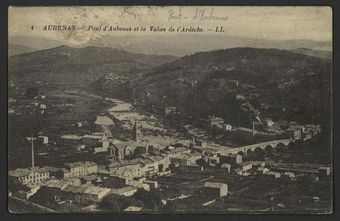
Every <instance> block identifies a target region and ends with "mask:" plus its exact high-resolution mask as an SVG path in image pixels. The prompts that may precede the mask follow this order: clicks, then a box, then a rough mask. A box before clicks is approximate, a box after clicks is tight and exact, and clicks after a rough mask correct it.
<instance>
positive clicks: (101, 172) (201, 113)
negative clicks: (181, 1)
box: [8, 6, 333, 214]
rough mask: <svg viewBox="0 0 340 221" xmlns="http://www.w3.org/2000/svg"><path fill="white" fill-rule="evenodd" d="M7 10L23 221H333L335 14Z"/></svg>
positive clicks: (14, 167) (13, 170) (319, 10)
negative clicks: (293, 218)
mask: <svg viewBox="0 0 340 221" xmlns="http://www.w3.org/2000/svg"><path fill="white" fill-rule="evenodd" d="M8 13H9V26H8V42H9V43H8V183H9V185H8V210H9V211H10V212H12V213H66V214H67V213H78V214H79V213H137V214H143V213H151V214H171V213H185V214H206V213H209V214H235V213H236V214H254V213H256V214H330V213H332V211H333V165H332V160H333V156H332V150H333V149H332V142H331V141H332V139H331V138H332V9H331V8H330V7H323V6H313V7H312V6H297V7H293V6H284V7H283V6H282V7H281V6H280V7H277V6H276V7H270V6H163V7H161V6H39V7H37V6H11V7H9V9H8Z"/></svg>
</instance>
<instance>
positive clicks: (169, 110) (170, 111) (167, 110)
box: [164, 107, 177, 116]
mask: <svg viewBox="0 0 340 221" xmlns="http://www.w3.org/2000/svg"><path fill="white" fill-rule="evenodd" d="M176 111H177V108H176V107H165V108H164V114H165V115H166V116H167V115H171V114H176Z"/></svg>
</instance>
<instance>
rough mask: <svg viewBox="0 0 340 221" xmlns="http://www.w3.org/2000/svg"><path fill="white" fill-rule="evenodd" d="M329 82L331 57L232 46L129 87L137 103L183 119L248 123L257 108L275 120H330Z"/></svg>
mask: <svg viewBox="0 0 340 221" xmlns="http://www.w3.org/2000/svg"><path fill="white" fill-rule="evenodd" d="M330 80H331V63H330V60H326V59H320V58H316V57H311V56H306V55H302V54H297V53H293V52H291V51H286V50H278V49H256V48H232V49H227V50H217V51H211V52H200V53H196V54H194V55H191V56H185V57H183V58H181V59H179V60H177V61H174V62H172V63H168V64H164V65H162V66H159V67H156V68H155V69H154V70H153V71H151V72H148V73H146V74H144V75H143V76H140V77H139V78H136V79H134V80H133V81H132V82H130V84H131V85H130V88H131V90H132V91H133V93H132V99H134V101H135V103H136V104H137V105H141V106H143V107H144V108H148V109H150V108H151V107H154V108H156V109H158V110H156V111H159V112H160V113H162V112H163V111H164V109H163V108H164V107H165V106H176V107H177V108H178V109H179V111H180V112H181V113H182V115H183V116H186V118H187V119H188V118H190V116H192V115H197V116H199V117H203V118H204V117H207V116H208V115H215V116H221V117H224V118H225V119H226V120H227V121H229V122H231V123H233V124H235V125H240V124H241V125H244V126H250V122H251V120H253V119H252V116H251V114H254V113H256V111H255V109H256V110H258V111H259V112H260V115H261V116H262V117H272V118H273V119H274V120H290V121H297V122H301V123H308V122H309V123H311V122H315V123H320V122H321V123H322V122H327V123H329V122H328V120H329V119H330V118H329V116H330V115H331V114H330V113H331V109H330V102H331V101H330V97H331V96H330V95H331V92H330V91H331V84H330ZM236 95H243V96H245V97H246V100H245V101H239V100H237V99H236ZM249 104H250V105H249ZM247 108H248V109H253V113H251V111H244V109H247ZM150 110H151V109H150ZM327 123H325V124H327Z"/></svg>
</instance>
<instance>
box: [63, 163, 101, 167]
mask: <svg viewBox="0 0 340 221" xmlns="http://www.w3.org/2000/svg"><path fill="white" fill-rule="evenodd" d="M65 165H66V166H68V167H70V168H75V167H82V166H96V165H97V164H96V163H94V162H91V161H85V162H83V161H79V162H74V163H66V164H65Z"/></svg>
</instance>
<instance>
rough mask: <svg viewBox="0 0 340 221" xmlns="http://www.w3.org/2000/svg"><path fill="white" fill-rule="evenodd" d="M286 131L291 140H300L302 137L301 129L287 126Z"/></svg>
mask: <svg viewBox="0 0 340 221" xmlns="http://www.w3.org/2000/svg"><path fill="white" fill-rule="evenodd" d="M286 132H287V133H288V136H289V138H291V139H293V140H301V139H302V131H301V130H300V129H293V128H288V129H287V130H286Z"/></svg>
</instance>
